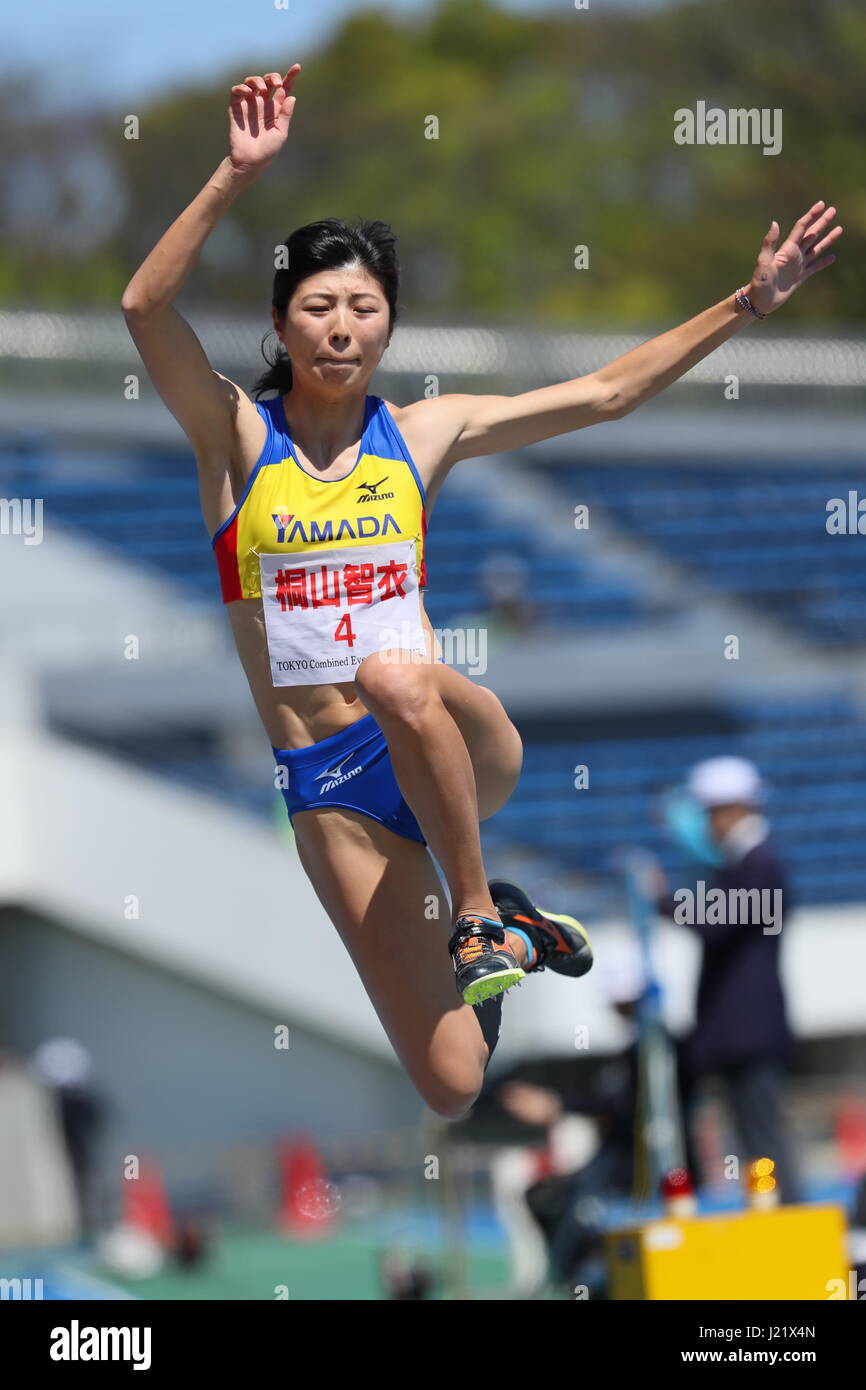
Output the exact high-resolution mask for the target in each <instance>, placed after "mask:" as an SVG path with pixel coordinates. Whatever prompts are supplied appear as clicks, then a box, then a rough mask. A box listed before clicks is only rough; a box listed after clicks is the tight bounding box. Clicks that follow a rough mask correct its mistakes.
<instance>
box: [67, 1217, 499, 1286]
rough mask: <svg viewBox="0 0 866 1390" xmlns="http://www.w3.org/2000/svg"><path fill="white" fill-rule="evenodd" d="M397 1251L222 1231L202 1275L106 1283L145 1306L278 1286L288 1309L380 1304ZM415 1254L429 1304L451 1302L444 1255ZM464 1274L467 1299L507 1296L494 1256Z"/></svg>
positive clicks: (470, 1258)
mask: <svg viewBox="0 0 866 1390" xmlns="http://www.w3.org/2000/svg"><path fill="white" fill-rule="evenodd" d="M395 1243H399V1242H394V1241H390V1240H387V1239H385V1240H383V1239H382V1238H381V1236H379V1237H378V1238H377V1237H376V1236H375V1234H374V1233H373V1232H363V1231H360V1230H359V1231H357V1232H353V1233H352V1234H351V1235H349V1234H345V1233H340V1234H337V1235H335V1236H334V1237H332V1238H318V1239H315V1240H310V1241H299V1240H296V1239H291V1238H288V1237H284V1236H280V1235H279V1234H276V1233H273V1232H269V1231H260V1232H237V1231H225V1232H224V1233H223V1235H222V1236H221V1238H220V1240H219V1242H218V1243H217V1245H216V1247H215V1248H214V1249H213V1251H212V1253H211V1255H210V1258H209V1261H208V1263H207V1265H206V1266H202V1267H200V1268H199V1269H195V1270H189V1271H185V1270H179V1269H170V1270H165V1271H164V1272H163V1273H161V1274H159V1275H157V1276H155V1277H154V1278H151V1279H124V1278H121V1277H119V1276H118V1275H116V1274H111V1275H110V1276H108V1277H110V1279H111V1282H112V1283H113V1284H115V1285H117V1286H118V1287H120V1288H123V1289H126V1290H127V1291H128V1292H129V1293H131V1294H132V1295H134V1297H136V1298H141V1299H148V1300H151V1299H166V1300H170V1301H172V1302H175V1301H182V1300H207V1301H209V1300H219V1299H226V1300H231V1301H239V1300H247V1299H268V1300H277V1301H278V1295H277V1289H278V1287H279V1286H280V1285H284V1286H285V1288H286V1289H287V1291H288V1299H289V1301H298V1300H300V1301H303V1300H309V1299H315V1300H321V1299H336V1300H355V1299H362V1300H380V1299H382V1298H383V1297H384V1296H385V1295H384V1290H383V1286H382V1280H381V1276H380V1273H379V1267H380V1257H381V1253H382V1251H383V1250H385V1249H387V1248H388V1247H389V1246H391V1245H393V1244H395ZM412 1249H413V1252H414V1253H416V1254H422V1253H423V1256H424V1258H425V1260H426V1262H427V1263H428V1264H429V1266H430V1267H431V1268H432V1269H433V1270H434V1271H435V1273H436V1274H437V1276H438V1279H437V1287H436V1289H435V1290H434V1293H433V1297H434V1298H439V1299H441V1298H443V1297H449V1296H451V1295H450V1294H449V1293H448V1292H447V1291H443V1287H442V1280H443V1275H444V1274H445V1267H446V1263H447V1261H448V1255H447V1253H446V1252H444V1251H442V1250H441V1249H440V1250H431V1251H429V1252H422V1250H421V1249H420V1248H419V1246H418V1245H416V1244H414V1243H413V1246H412ZM64 1263H65V1265H66V1267H67V1268H71V1267H72V1266H73V1264H74V1263H75V1261H73V1260H72V1259H67V1260H66V1261H65V1262H64ZM81 1268H82V1269H91V1270H93V1272H94V1273H97V1272H100V1271H98V1270H97V1268H96V1266H94V1265H93V1264H92V1263H91V1262H90V1261H88V1262H87V1263H86V1264H85V1263H83V1262H82V1264H81ZM465 1270H466V1283H467V1288H466V1290H465V1293H464V1296H465V1295H466V1294H468V1295H469V1296H472V1297H478V1296H479V1294H480V1295H481V1296H483V1295H484V1293H485V1292H487V1291H489V1292H490V1293H491V1295H492V1296H493V1297H501V1296H502V1295H504V1294H505V1292H506V1286H507V1279H508V1272H507V1261H506V1259H505V1257H504V1255H502V1254H499V1253H498V1252H497V1251H496V1250H488V1249H470V1250H467V1252H466V1256H465ZM282 1296H283V1297H285V1296H286V1295H285V1294H283V1295H282Z"/></svg>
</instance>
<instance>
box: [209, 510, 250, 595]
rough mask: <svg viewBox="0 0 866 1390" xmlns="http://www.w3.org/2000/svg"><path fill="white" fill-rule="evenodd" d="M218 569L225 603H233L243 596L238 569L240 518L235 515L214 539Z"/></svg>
mask: <svg viewBox="0 0 866 1390" xmlns="http://www.w3.org/2000/svg"><path fill="white" fill-rule="evenodd" d="M214 554H215V555H216V562H217V569H218V570H219V577H220V589H221V590H222V598H223V603H233V602H234V600H235V599H238V598H243V596H244V591H243V588H242V586H241V576H240V570H239V569H238V518H237V517H234V518H233V519H232V521H231V522H230V524H229V525H228V526H227V527H226V529H225V530H224V531H223V532H221V534H220V535H219V536H217V538H216V540H215V541H214Z"/></svg>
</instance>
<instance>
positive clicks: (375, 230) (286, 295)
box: [253, 217, 400, 400]
mask: <svg viewBox="0 0 866 1390" xmlns="http://www.w3.org/2000/svg"><path fill="white" fill-rule="evenodd" d="M396 244H397V238H396V236H395V235H394V233H393V232H392V231H391V228H390V227H389V225H388V223H387V222H363V221H359V222H356V223H355V224H354V225H350V224H349V223H348V222H343V221H341V220H340V219H339V218H336V217H326V218H325V219H324V220H323V221H321V222H308V223H307V225H306V226H305V227H298V228H296V230H295V231H293V232H292V233H291V235H290V236H288V237H287V238H286V240H285V241H284V242H283V243H282V245H283V246H285V248H286V250H287V252H288V256H287V258H286V259H287V261H288V264H287V266H286V269H285V270H278V271H277V272H276V274H275V275H274V292H273V297H272V299H271V303H272V304H273V306H274V308H275V309H276V310H277V311H278V313H279V316H280V318H281V319H282V318H284V316H285V313H286V309H287V308H288V304H289V300H290V299H291V297H292V295H293V294H294V292H295V290H296V289H297V287H298V285H299V284H300V283H301V281H302V280H306V279H307V277H308V276H310V275H315V274H317V272H318V271H320V270H343V269H345V268H346V267H348V266H350V265H354V264H356V263H357V264H359V265H361V266H363V268H364V270H366V271H367V273H368V275H371V276H372V277H373V279H374V280H377V281H378V283H379V285H380V286H381V288H382V293H383V294H384V296H385V298H386V299H387V301H388V308H389V310H390V315H389V325H388V326H389V330H391V329H393V327H394V324H395V323H396V322H397V294H398V291H399V288H400V266H399V263H398V261H397V252H396V250H395V247H396ZM271 333H273V329H271ZM268 337H269V334H267V333H266V334H265V336H264V338H263V339H262V356H263V357H264V359H265V361H266V362H267V363H268V370H267V371H266V372H265V373H264V374H263V375H262V376H260V377H259V379H258V381H257V382H256V384H255V386H254V387H253V395H254V396H255V398H256V400H258V398H259V397H260V396H261V395H263V394H264V392H265V391H277V392H278V393H279V395H281V396H284V395H286V394H287V393H288V392H289V391H291V389H292V364H291V362H290V360H289V357H288V354H287V353H286V351H285V349H284V348H283V346H282V344H281V343H280V344H279V345H278V347H277V354H276V357H275V358H273V359H271V358H270V357H268V355H267V353H266V352H265V343H266V341H267V339H268Z"/></svg>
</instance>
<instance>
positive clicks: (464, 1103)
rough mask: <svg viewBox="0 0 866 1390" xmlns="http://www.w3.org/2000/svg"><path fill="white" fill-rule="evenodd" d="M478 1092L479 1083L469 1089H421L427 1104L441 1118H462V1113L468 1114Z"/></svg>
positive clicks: (479, 1092)
mask: <svg viewBox="0 0 866 1390" xmlns="http://www.w3.org/2000/svg"><path fill="white" fill-rule="evenodd" d="M482 1080H483V1074H482ZM480 1094H481V1086H480V1084H479V1085H478V1087H477V1088H475V1089H473V1090H471V1091H460V1090H454V1089H447V1090H443V1089H441V1088H440V1087H425V1088H424V1090H423V1091H422V1095H423V1097H424V1100H425V1101H426V1103H427V1105H429V1107H430V1109H431V1110H434V1111H435V1112H436V1114H437V1115H441V1116H442V1118H443V1120H462V1119H463V1117H464V1115H468V1114H469V1111H470V1110H471V1109H472V1107H473V1105H474V1104H475V1102H476V1101H477V1099H478V1097H479V1095H480Z"/></svg>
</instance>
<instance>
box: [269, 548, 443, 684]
mask: <svg viewBox="0 0 866 1390" xmlns="http://www.w3.org/2000/svg"><path fill="white" fill-rule="evenodd" d="M259 563H260V566H261V577H262V600H263V604H264V612H265V632H266V634H267V639H268V656H269V658H270V663H271V679H272V681H273V683H274V685H328V684H330V683H331V682H338V681H352V680H354V679H355V675H356V673H357V670H358V667H359V666H360V664H361V662H362V661H363V660H364V657H365V656H370V654H371V653H372V652H379V651H384V650H386V649H387V648H389V647H400V648H403V649H406V650H409V651H415V652H417V653H418V654H419V656H424V655H426V651H427V646H426V642H425V640H424V638H425V634H424V627H423V624H422V622H421V602H420V597H419V589H418V574H417V571H416V567H415V542H414V540H402V541H391V542H389V543H385V544H383V545H354V546H345V547H342V546H341V547H338V548H337V549H331V550H326V549H324V548H323V547H319V546H316V548H315V549H311V550H303V551H293V552H291V553H289V554H283V555H259Z"/></svg>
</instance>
